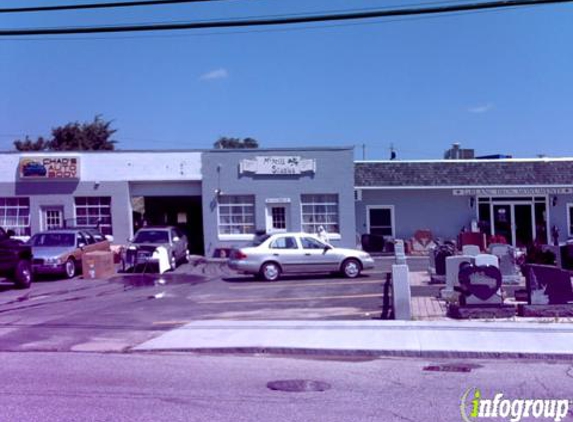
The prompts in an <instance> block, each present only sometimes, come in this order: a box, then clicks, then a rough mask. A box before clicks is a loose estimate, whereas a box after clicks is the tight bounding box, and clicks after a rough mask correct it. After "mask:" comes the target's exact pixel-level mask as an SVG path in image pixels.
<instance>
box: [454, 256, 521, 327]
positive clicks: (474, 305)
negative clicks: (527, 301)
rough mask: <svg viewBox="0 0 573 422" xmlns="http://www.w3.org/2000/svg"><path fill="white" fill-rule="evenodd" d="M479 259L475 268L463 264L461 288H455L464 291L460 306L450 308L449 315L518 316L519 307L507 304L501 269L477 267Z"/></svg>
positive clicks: (455, 316)
mask: <svg viewBox="0 0 573 422" xmlns="http://www.w3.org/2000/svg"><path fill="white" fill-rule="evenodd" d="M482 255H483V254H482ZM478 257H479V255H478ZM478 257H476V264H475V265H473V264H470V263H461V264H460V271H459V282H460V286H459V288H457V289H455V290H457V291H459V292H460V303H459V304H453V303H452V304H450V305H449V307H448V316H450V317H452V318H464V319H465V318H509V317H512V316H514V315H515V312H516V309H515V306H511V305H505V304H504V303H503V297H502V294H501V272H500V271H499V268H497V267H496V266H493V265H477V262H478V260H477V258H478Z"/></svg>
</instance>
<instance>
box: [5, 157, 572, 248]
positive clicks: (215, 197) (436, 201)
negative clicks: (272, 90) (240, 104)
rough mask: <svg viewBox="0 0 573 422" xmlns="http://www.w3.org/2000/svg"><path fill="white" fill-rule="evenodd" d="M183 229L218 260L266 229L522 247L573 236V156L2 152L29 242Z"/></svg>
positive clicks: (12, 202) (19, 229) (16, 224)
mask: <svg viewBox="0 0 573 422" xmlns="http://www.w3.org/2000/svg"><path fill="white" fill-rule="evenodd" d="M164 224H168V225H175V226H178V227H180V228H181V229H183V230H184V231H185V232H186V233H187V235H188V237H189V240H190V249H191V251H192V252H193V253H198V254H203V253H204V254H205V255H207V256H213V255H215V254H216V253H217V251H220V250H225V249H227V248H231V247H233V246H241V245H244V244H246V243H247V242H249V241H251V240H252V239H253V238H254V237H255V235H256V234H257V233H260V232H266V233H272V232H281V231H306V232H311V233H316V232H318V231H319V230H320V229H324V230H325V231H326V232H327V234H328V237H329V240H330V241H331V242H332V243H333V244H335V245H340V246H345V247H355V246H356V245H357V244H358V243H360V242H359V239H360V237H361V235H364V234H375V235H381V236H385V237H387V238H403V239H409V238H411V237H412V236H413V234H414V233H415V232H416V231H417V230H420V229H428V230H430V231H431V232H432V233H433V235H434V236H435V237H439V238H443V239H453V238H456V237H457V235H458V234H459V233H460V232H461V231H464V230H470V229H471V228H472V226H473V227H474V228H475V227H479V229H480V230H482V231H483V232H485V233H486V234H488V235H490V236H492V235H499V236H503V237H504V238H505V239H506V241H507V242H508V243H510V244H513V245H515V246H525V245H527V244H529V243H531V242H534V241H537V242H540V243H552V242H553V241H554V237H555V235H556V234H557V235H558V240H560V241H564V240H565V239H567V238H570V237H573V225H572V224H573V159H570V158H561V159H547V158H544V159H497V160H493V159H492V160H479V159H472V160H437V161H357V162H354V150H353V148H352V147H345V148H302V149H301V148H296V149H295V148H282V149H244V150H207V151H105V152H104V151H102V152H66V153H55V152H51V153H16V152H14V153H2V154H0V226H2V227H4V228H6V229H11V230H13V231H14V232H15V233H16V235H17V236H20V237H22V238H26V237H29V236H30V235H32V234H34V233H36V232H38V231H41V230H47V229H50V228H54V227H60V226H63V225H67V226H74V225H76V226H94V225H99V227H100V228H101V230H102V231H103V232H104V233H105V234H109V235H112V236H113V237H114V241H115V243H117V244H124V243H125V242H126V241H127V239H128V238H130V237H131V236H133V233H134V232H135V230H137V229H138V228H139V227H142V226H144V225H164Z"/></svg>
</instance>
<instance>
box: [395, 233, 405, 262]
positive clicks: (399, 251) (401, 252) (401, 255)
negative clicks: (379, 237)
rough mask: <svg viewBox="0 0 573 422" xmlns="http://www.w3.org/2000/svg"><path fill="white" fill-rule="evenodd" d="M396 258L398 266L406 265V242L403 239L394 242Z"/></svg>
mask: <svg viewBox="0 0 573 422" xmlns="http://www.w3.org/2000/svg"><path fill="white" fill-rule="evenodd" d="M394 256H395V257H396V264H400V265H402V264H406V252H405V248H404V241H403V240H401V239H396V241H395V242H394Z"/></svg>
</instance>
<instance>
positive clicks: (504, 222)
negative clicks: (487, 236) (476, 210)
mask: <svg viewBox="0 0 573 422" xmlns="http://www.w3.org/2000/svg"><path fill="white" fill-rule="evenodd" d="M513 231H514V227H513V218H512V205H511V204H494V205H493V233H494V234H496V235H498V236H503V237H504V238H505V240H506V242H507V243H508V244H510V245H514V242H513V239H514V236H513Z"/></svg>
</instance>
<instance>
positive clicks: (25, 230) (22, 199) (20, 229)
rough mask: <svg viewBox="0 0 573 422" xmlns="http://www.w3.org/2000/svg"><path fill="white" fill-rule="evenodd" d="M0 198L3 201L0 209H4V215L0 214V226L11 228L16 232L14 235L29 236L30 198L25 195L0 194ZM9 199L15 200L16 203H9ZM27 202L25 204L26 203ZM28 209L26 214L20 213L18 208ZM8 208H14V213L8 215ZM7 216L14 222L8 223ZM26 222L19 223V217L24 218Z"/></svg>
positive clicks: (30, 225)
mask: <svg viewBox="0 0 573 422" xmlns="http://www.w3.org/2000/svg"><path fill="white" fill-rule="evenodd" d="M0 200H3V201H4V205H0V209H3V210H4V215H3V216H0V226H1V227H2V228H3V229H4V230H6V232H7V231H8V230H13V231H14V232H15V233H16V234H15V237H30V236H31V235H32V221H31V220H32V219H31V216H32V208H31V206H30V198H29V197H27V196H2V197H0ZM9 200H17V201H18V203H17V204H16V205H9V204H8V202H9ZM26 203H27V204H26ZM26 208H27V209H28V214H27V215H22V214H20V210H22V209H26ZM9 209H15V210H16V215H8V210H9ZM8 218H10V219H15V220H16V224H15V225H14V224H8ZM26 218H27V221H28V224H27V225H26V224H24V225H20V224H19V220H20V219H26Z"/></svg>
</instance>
